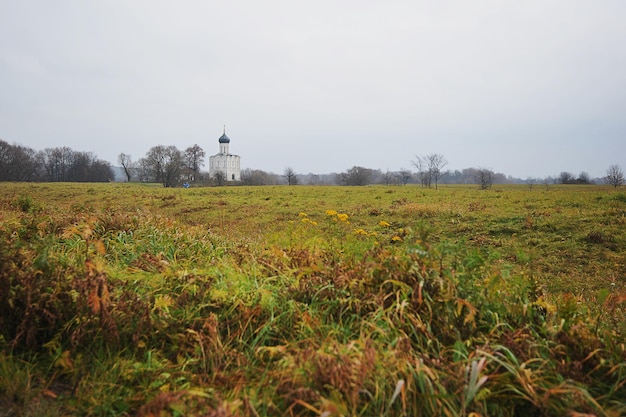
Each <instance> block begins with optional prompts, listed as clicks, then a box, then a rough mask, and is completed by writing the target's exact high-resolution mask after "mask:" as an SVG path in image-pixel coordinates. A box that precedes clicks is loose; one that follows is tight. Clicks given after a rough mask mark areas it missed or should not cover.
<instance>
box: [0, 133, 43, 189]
mask: <svg viewBox="0 0 626 417" xmlns="http://www.w3.org/2000/svg"><path fill="white" fill-rule="evenodd" d="M37 168H38V166H37V159H36V152H35V151H34V150H33V149H31V148H27V147H24V146H20V145H9V144H8V143H7V142H5V141H3V140H1V139H0V181H33V180H36V179H37V171H38V169H37Z"/></svg>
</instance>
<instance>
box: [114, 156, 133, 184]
mask: <svg viewBox="0 0 626 417" xmlns="http://www.w3.org/2000/svg"><path fill="white" fill-rule="evenodd" d="M117 161H118V162H119V164H120V165H121V166H122V168H123V169H124V174H126V181H128V182H130V180H131V179H132V176H133V171H134V170H135V167H134V164H133V160H132V158H131V156H130V155H128V154H125V153H124V152H122V153H121V154H119V156H118V157H117Z"/></svg>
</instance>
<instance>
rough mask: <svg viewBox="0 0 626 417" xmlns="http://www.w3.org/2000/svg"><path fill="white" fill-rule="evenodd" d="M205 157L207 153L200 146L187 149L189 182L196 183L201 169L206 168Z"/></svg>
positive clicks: (186, 162) (185, 158)
mask: <svg viewBox="0 0 626 417" xmlns="http://www.w3.org/2000/svg"><path fill="white" fill-rule="evenodd" d="M205 156H206V153H205V152H204V150H203V149H202V148H201V147H200V146H198V145H193V146H190V147H188V148H187V149H185V154H184V160H185V168H186V170H187V180H188V181H196V179H197V176H198V173H199V172H200V168H202V167H203V166H204V157H205Z"/></svg>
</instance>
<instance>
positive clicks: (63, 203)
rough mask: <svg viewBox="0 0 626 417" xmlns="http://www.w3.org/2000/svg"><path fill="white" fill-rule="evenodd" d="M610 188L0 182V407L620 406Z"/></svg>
mask: <svg viewBox="0 0 626 417" xmlns="http://www.w3.org/2000/svg"><path fill="white" fill-rule="evenodd" d="M625 226H626V192H624V191H622V190H620V189H617V190H615V189H613V188H609V187H604V186H590V185H587V186H577V185H563V186H560V185H550V186H548V187H545V186H543V185H542V186H538V185H535V186H534V187H533V188H532V190H531V189H530V188H529V187H528V186H520V185H517V186H512V185H510V186H496V187H494V189H492V190H479V189H478V188H477V187H476V186H452V185H450V186H442V187H440V188H439V189H438V190H434V189H425V188H421V187H418V186H368V187H333V186H323V187H322V186H319V187H314V186H276V187H212V188H193V187H192V188H189V189H182V188H181V189H166V188H163V187H160V186H155V185H149V184H116V183H110V184H69V183H66V184H61V183H57V184H53V183H36V184H29V183H0V416H5V415H6V416H60V415H94V416H96V415H98V416H100V415H139V416H193V415H205V416H404V415H407V416H468V417H469V416H473V417H477V416H528V415H536V416H564V415H570V416H620V415H626V405H625V404H626V233H624V228H625Z"/></svg>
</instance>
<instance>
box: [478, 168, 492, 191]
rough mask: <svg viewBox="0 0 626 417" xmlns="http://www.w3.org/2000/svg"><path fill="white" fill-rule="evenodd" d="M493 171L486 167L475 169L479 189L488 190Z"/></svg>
mask: <svg viewBox="0 0 626 417" xmlns="http://www.w3.org/2000/svg"><path fill="white" fill-rule="evenodd" d="M493 176H494V173H493V171H492V170H490V169H487V168H479V169H477V170H476V181H477V182H478V185H479V186H480V189H481V190H488V189H490V188H491V186H492V185H493Z"/></svg>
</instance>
